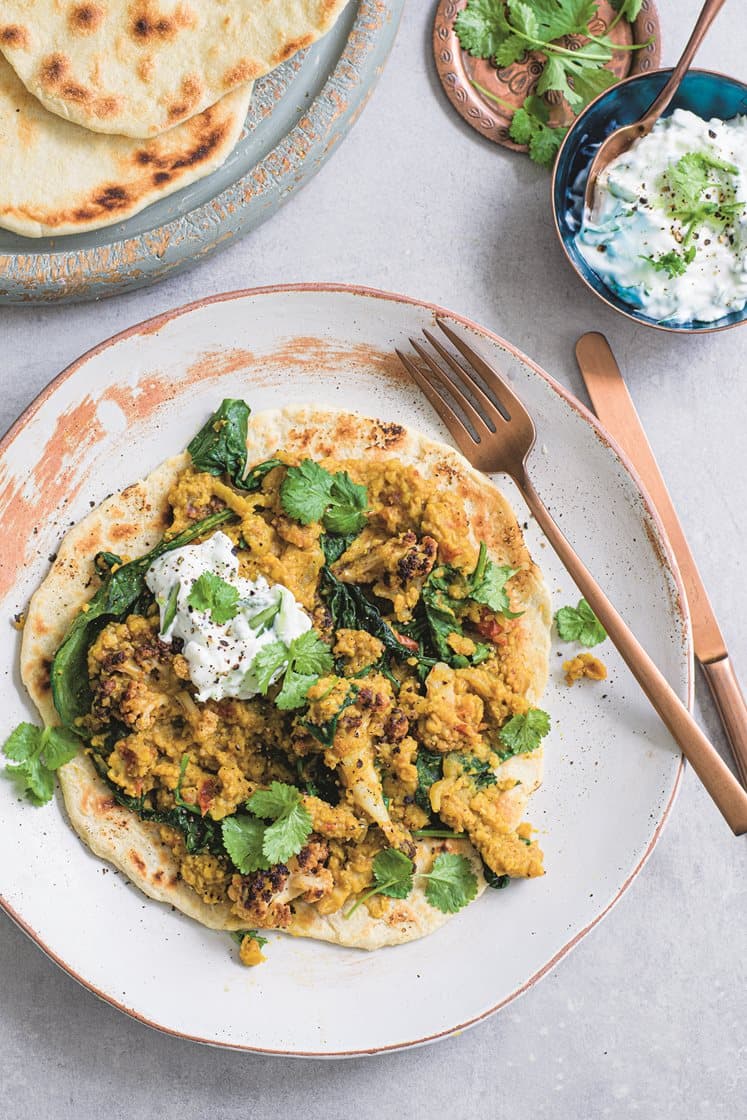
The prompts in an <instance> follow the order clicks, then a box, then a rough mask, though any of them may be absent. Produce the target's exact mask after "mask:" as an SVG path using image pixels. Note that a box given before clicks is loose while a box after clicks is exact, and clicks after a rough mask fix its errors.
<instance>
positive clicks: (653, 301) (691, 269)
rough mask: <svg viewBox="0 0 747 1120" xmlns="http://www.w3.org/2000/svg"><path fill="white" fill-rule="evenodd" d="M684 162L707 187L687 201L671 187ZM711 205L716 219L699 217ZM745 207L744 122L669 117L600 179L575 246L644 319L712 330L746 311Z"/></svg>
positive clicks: (676, 113)
mask: <svg viewBox="0 0 747 1120" xmlns="http://www.w3.org/2000/svg"><path fill="white" fill-rule="evenodd" d="M685 156H688V157H694V159H690V160H689V161H688V162H689V163H690V165H691V166H693V165H694V166H695V171H696V172H697V171H698V170H700V173H701V175H702V174H703V172H705V175H706V176H707V180H708V181H707V185H705V186H704V188H703V190H702V192H701V191H698V190H697V187H696V190H695V195H694V196H692V195H691V197H690V198H689V199H686V198H685V197H684V196H683V195H682V193H681V192H680V191H679V190H678V189H676V186H675V188H674V189H673V183H675V184H676V176H675V179H674V180H673V179H672V178H671V176H672V170H673V169H674V168H675V167H676V166H678V167H679V168H680V169H682V168H683V165H682V164H681V163H679V162H678V161H681V160H682V158H683V157H685ZM696 177H697V176H696ZM690 182H692V179H690ZM693 197H694V198H695V201H693ZM714 203H715V204H717V207H718V206H721V207H723V209H720V210H719V209H717V213H716V214H714V215H708V216H703V208H704V207H705V208H706V209H708V208H709V207H711V208H713V204H714ZM745 204H747V116H740V117H735V118H734V119H733V120H730V121H720V120H710V121H704V120H701V118H700V117H697V116H696V115H695V114H694V113H690V112H687V111H685V110H684V109H675V111H674V112H673V113H672V115H671V116H670V117H667V118H665V119H663V120H659V121H657V123H656V125H655V126H654V128H653V130H652V131H651V132H650V133H649V135H648V136H644V137H643V138H642V139H641V140H637V141H636V142H635V143H634V144H633V145H632V147H631V148H630V149H629V150H628V151H627V152H624V153H623V154H622V155H621V156H619V157H618V158H617V159H616V160H613V162H612V163H611V164H610V165H609V168H608V169H607V171H606V173H605V174H604V175H603V176H602V177H600V180H599V183H598V184H597V187H596V191H595V195H594V207H593V210H592V212H591V213H589V212H587V213H585V214H584V220H583V223H582V226H581V229H580V231H579V232H578V233H577V234H576V237H575V243H576V247H577V249H578V251H579V253H580V254H581V256H582V257H583V258H584V260H585V261H586V263H587V264H588V265H589V267H590V268H591V269H592V271H594V272H596V274H597V275H598V276H599V277H600V278H601V279H602V280H603V281H604V283H605V284H606V285H607V287H608V288H611V289H612V291H613V292H615V293H616V294H617V295H618V296H620V298H621V299H623V300H625V302H626V303H629V304H631V306H633V307H635V308H639V309H640V310H642V311H644V312H645V314H646V315H648V316H650V317H651V318H652V319H658V320H660V321H668V322H672V323H683V322H688V321H690V320H695V319H697V320H701V321H702V322H713V320H714V319H720V318H722V317H723V316H724V315H728V314H729V313H730V312H732V311H740V310H741V309H742V308H743V307H744V305H745V303H747V205H745ZM688 210H689V211H690V213H692V212H693V211H694V210H699V211H700V217H699V219H698V220H694V219H690V218H688V217H687V216H686V212H687V211H688ZM673 211H677V212H678V213H679V214H680V216H679V217H678V216H676V215H675V213H673ZM683 212H685V213H683ZM670 254H672V255H670Z"/></svg>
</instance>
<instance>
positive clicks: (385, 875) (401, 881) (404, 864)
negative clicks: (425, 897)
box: [344, 848, 415, 918]
mask: <svg viewBox="0 0 747 1120" xmlns="http://www.w3.org/2000/svg"><path fill="white" fill-rule="evenodd" d="M372 870H373V878H374V885H373V886H372V887H371V888H370V890H367V891H366V893H365V894H362V895H361V896H360V898H359V899H357V901H356V902H355V903H354V904H353V906H351V908H350V909H349V910H348V912H347V913H346V914H345V915H344V917H345V918H349V917H350V916H351V914H354V913H355V911H356V910H357V909H358V907H359V906H361V905H362V904H363V903H364V902H365V901H366V899H368V898H370V897H371V896H372V895H374V894H385V895H387V896H388V897H389V898H407V896H408V894H409V893H410V891H411V890H412V884H413V875H414V874H415V864H414V863H413V862H412V860H411V859H410V858H409V856H406V855H405V854H404V852H398V851H397V849H396V848H384V850H383V851H381V852H378V853H377V854H376V856H375V857H374V861H373V865H372Z"/></svg>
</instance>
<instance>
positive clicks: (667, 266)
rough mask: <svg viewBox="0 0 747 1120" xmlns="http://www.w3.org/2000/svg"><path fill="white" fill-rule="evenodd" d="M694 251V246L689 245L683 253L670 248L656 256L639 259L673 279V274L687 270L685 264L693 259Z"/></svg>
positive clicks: (680, 273)
mask: <svg viewBox="0 0 747 1120" xmlns="http://www.w3.org/2000/svg"><path fill="white" fill-rule="evenodd" d="M695 253H696V249H695V246H694V245H691V246H690V247H689V249H686V250H685V252H684V253H678V252H677V250H676V249H670V250H669V252H668V253H661V254H660V255H659V256H658V257H643V256H642V257H641V260H644V261H648V263H649V264H650V265H651V266H652V268H655V269H656V271H657V272H666V274H667V276H668V277H669V279H670V280H673V279H674V277H675V276H683V275H684V274H685V272H687V266H688V265H689V264H692V262H693V261H694V260H695Z"/></svg>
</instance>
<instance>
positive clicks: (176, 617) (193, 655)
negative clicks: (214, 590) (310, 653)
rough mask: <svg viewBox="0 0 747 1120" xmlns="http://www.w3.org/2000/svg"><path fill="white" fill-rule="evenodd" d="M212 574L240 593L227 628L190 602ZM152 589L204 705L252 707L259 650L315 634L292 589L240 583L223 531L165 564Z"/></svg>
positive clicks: (156, 566) (167, 634)
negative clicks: (247, 703) (236, 702)
mask: <svg viewBox="0 0 747 1120" xmlns="http://www.w3.org/2000/svg"><path fill="white" fill-rule="evenodd" d="M206 573H212V574H213V575H216V576H218V577H219V578H220V579H222V580H223V581H224V582H225V583H227V584H229V585H230V586H231V587H233V588H235V589H236V591H237V592H238V596H239V598H238V602H237V604H236V612H237V613H236V615H235V616H234V617H233V618H231V619H229V620H228V621H227V622H215V621H214V620H213V618H212V615H211V612H210V610H200V609H198V608H197V607H194V606H192V605H191V604H190V602H189V598H190V595H191V593H192V589H193V588H194V585H195V583H197V581H198V580H199V578H200V576H202V575H204V574H206ZM145 582H146V583H147V585H148V587H149V588H150V590H151V591H152V592H153V594H154V596H155V599H156V602H157V604H158V607H159V609H160V612H161V638H162V640H163V641H166V642H173V640H174V639H175V638H178V639H180V640H181V641H182V642H183V643H184V645H183V648H182V651H181V652H182V654H183V656H184V657H185V659H186V661H187V664H188V666H189V676H190V679H191V681H192V683H193V684H194V685H195V687H196V688H197V689H198V692H197V700H199V701H200V702H204V701H205V700H221V699H223V697H225V696H235V697H237V698H238V699H240V700H250V699H251V698H252V697H253V696H256V695H257V693H258V692H259V688H258V685H257V680H256V678H255V677H254V675H253V673H252V665H253V663H254V659H255V657H256V656H257V653H258V652H259V650H260V649H262V647H263V646H266V645H270V643H272V642H284V643H285V644H286V645H289V644H290V643H291V642H292V641H293V639H294V638H297V637H299V635H300V634H304V633H305V632H306V631H307V630H310V629H311V619H310V618H309V616H308V615H307V614H306V612H305V611H304V609H303V608H302V607H301V606H300V604H299V603H298V602H297V601H296V599H295V598H294V596H293V595H292V593H291V592H290V591H289V590H288V588H287V587H283V585H282V584H280V583H276V584H273V585H272V586H271V585H270V584H269V583H268V582H267V580H266V579H264V578H263V577H262V576H260V577H258V578H257V579H255V580H249V579H243V578H242V577H241V576H240V575H239V561H238V559H237V557H236V555H235V553H234V546H233V543H232V542H231V540H230V538H229V537H227V536H226V534H225V533H222V532H220V531H219V532H217V533H214V534H213V536H212V537H210V538H209V539H208V540H206V541H205V542H204V544H192V545H186V546H185V547H184V548H175V549H174V550H173V551H172V552H167V553H164V555H163V556H159V557H158V559H157V560H154V561H153V563H152V564H151V566H150V567H149V569H148V571H147V573H146V576H145ZM281 671H282V669H280V670H278V674H279V673H280V672H281ZM278 674H276V675H278Z"/></svg>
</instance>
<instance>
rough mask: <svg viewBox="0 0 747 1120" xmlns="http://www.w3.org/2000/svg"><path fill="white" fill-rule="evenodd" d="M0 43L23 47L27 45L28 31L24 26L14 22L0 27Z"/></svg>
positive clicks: (5, 45) (7, 45)
mask: <svg viewBox="0 0 747 1120" xmlns="http://www.w3.org/2000/svg"><path fill="white" fill-rule="evenodd" d="M0 43H2V44H3V46H4V47H17V48H25V47H27V46H28V45H29V33H28V31H27V30H26V28H25V27H19V26H18V25H17V24H15V23H11V24H8V25H6V26H5V27H0Z"/></svg>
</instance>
